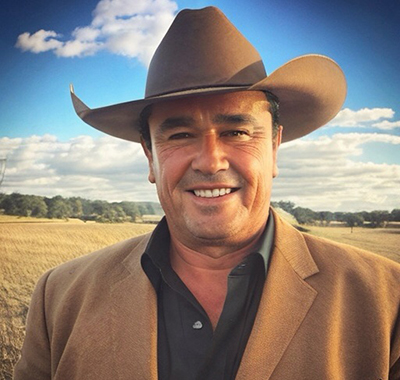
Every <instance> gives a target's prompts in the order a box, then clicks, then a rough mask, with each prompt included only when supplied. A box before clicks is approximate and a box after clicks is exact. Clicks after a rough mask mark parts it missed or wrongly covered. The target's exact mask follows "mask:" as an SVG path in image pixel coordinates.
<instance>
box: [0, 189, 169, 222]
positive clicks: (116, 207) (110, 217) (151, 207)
mask: <svg viewBox="0 0 400 380" xmlns="http://www.w3.org/2000/svg"><path fill="white" fill-rule="evenodd" d="M0 210H1V212H2V213H3V214H6V215H16V216H32V217H36V218H50V219H68V218H78V219H81V220H84V221H88V220H94V221H96V222H108V223H122V222H135V221H136V220H137V219H138V218H140V217H141V216H142V215H155V214H160V213H162V210H161V207H160V206H159V204H158V203H156V202H111V203H110V202H106V201H101V200H94V201H92V200H88V199H84V198H81V197H70V198H64V197H62V196H60V195H57V196H55V197H52V198H48V197H42V196H38V195H24V194H19V193H12V194H9V195H7V194H0Z"/></svg>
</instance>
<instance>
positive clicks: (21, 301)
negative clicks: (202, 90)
mask: <svg viewBox="0 0 400 380" xmlns="http://www.w3.org/2000/svg"><path fill="white" fill-rule="evenodd" d="M153 228H154V225H146V224H132V223H126V224H98V223H90V222H88V223H83V222H81V221H79V220H75V221H74V220H70V221H68V222H66V221H49V220H37V219H30V218H17V217H8V216H3V215H0V242H1V245H0V285H1V288H0V380H9V379H11V376H12V374H11V373H12V367H13V365H14V363H15V361H16V360H17V358H18V355H19V350H20V347H21V345H22V341H23V336H24V324H25V318H26V313H27V310H28V305H29V300H30V295H31V293H32V291H33V287H34V285H35V283H36V281H37V280H38V278H39V277H40V275H41V274H42V273H44V272H45V271H46V270H48V269H49V268H52V267H54V266H56V265H58V264H60V263H62V262H65V261H67V260H70V259H73V258H75V257H77V256H81V255H83V254H85V253H88V252H91V251H94V250H97V249H99V248H102V247H104V246H107V245H110V244H113V243H115V242H117V241H120V240H124V239H127V238H129V237H132V236H135V235H140V234H143V233H146V232H149V231H151V230H152V229H153ZM307 228H308V229H310V233H313V234H315V235H318V236H323V237H326V238H329V239H332V240H336V241H339V242H342V243H346V244H352V245H355V246H358V247H360V248H364V249H367V250H370V251H374V252H376V253H379V254H381V255H384V256H386V257H388V258H390V259H393V260H396V261H398V262H400V253H399V246H400V229H376V230H371V229H362V228H354V232H353V233H351V232H350V228H343V227H334V228H329V227H307Z"/></svg>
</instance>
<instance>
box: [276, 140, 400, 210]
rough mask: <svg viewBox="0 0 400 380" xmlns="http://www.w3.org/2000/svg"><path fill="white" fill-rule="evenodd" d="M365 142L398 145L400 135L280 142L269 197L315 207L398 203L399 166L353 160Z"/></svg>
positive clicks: (367, 207)
mask: <svg viewBox="0 0 400 380" xmlns="http://www.w3.org/2000/svg"><path fill="white" fill-rule="evenodd" d="M365 143H385V144H394V145H400V136H393V135H387V134H375V133H366V134H361V133H348V134H336V135H334V136H332V137H328V136H323V137H320V138H318V139H314V140H311V139H300V140H295V141H292V142H289V143H286V144H283V145H282V146H281V148H280V152H279V156H278V166H279V169H280V172H279V176H278V178H276V179H275V180H274V185H273V200H276V201H278V200H288V201H292V202H294V203H295V204H297V205H299V206H302V207H309V208H311V209H314V210H333V211H335V210H340V211H360V210H367V211H371V210H376V209H387V210H391V209H393V208H399V207H400V204H399V200H398V189H399V187H400V165H395V164H385V163H381V164H378V163H374V162H357V161H355V160H354V157H355V156H360V155H361V154H362V152H363V144H365Z"/></svg>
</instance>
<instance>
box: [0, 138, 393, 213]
mask: <svg viewBox="0 0 400 380" xmlns="http://www.w3.org/2000/svg"><path fill="white" fill-rule="evenodd" d="M367 143H368V144H371V143H380V144H388V146H389V145H390V146H391V145H396V146H398V145H400V136H393V135H388V134H374V133H365V134H361V133H349V134H336V135H334V136H331V137H328V136H322V137H320V138H317V139H300V140H295V141H292V142H289V143H285V144H283V145H282V146H281V148H280V151H279V155H278V165H279V170H280V173H279V176H278V178H276V179H275V180H274V184H273V200H276V201H279V200H290V201H292V202H294V203H295V204H297V205H298V206H302V207H309V208H311V209H314V210H331V211H337V210H340V211H360V210H367V211H370V210H374V209H387V210H392V209H393V208H398V207H399V203H398V189H399V187H400V165H395V164H385V163H381V164H378V163H374V162H359V161H357V160H355V159H354V158H355V157H357V156H360V155H361V154H362V152H363V146H364V144H367ZM0 157H7V158H8V160H7V168H6V173H5V177H4V182H3V184H2V188H1V191H3V192H6V193H11V192H14V191H16V192H20V193H23V194H36V195H44V196H55V195H58V194H59V195H62V196H65V197H69V196H81V197H84V198H89V199H104V200H109V201H122V200H130V201H157V195H156V191H155V187H154V185H151V184H149V182H148V180H147V172H148V167H147V162H146V158H145V156H144V154H143V153H142V152H141V148H140V145H139V144H134V143H130V142H127V141H123V140H119V139H115V138H113V137H109V136H104V137H101V138H92V137H89V136H79V137H75V138H72V139H70V140H68V141H65V142H64V141H59V140H58V139H57V138H56V137H55V136H51V135H44V136H31V137H29V138H15V139H10V138H1V139H0Z"/></svg>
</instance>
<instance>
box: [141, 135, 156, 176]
mask: <svg viewBox="0 0 400 380" xmlns="http://www.w3.org/2000/svg"><path fill="white" fill-rule="evenodd" d="M140 144H141V145H142V148H143V151H144V154H145V155H146V157H147V161H148V163H149V176H148V179H149V182H150V183H155V182H156V178H155V176H154V169H153V162H154V161H153V154H152V153H151V150H150V149H149V148H148V147H147V146H146V143H145V142H144V140H143V138H142V137H141V138H140Z"/></svg>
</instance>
